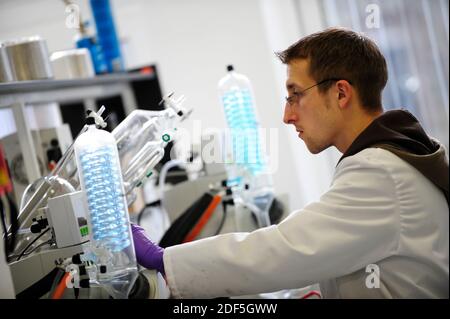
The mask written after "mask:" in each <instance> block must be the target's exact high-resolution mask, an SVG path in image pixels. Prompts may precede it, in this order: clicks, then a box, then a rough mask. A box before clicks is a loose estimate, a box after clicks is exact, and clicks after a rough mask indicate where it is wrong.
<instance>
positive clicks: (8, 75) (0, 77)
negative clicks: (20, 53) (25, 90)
mask: <svg viewBox="0 0 450 319" xmlns="http://www.w3.org/2000/svg"><path fill="white" fill-rule="evenodd" d="M11 81H13V75H12V72H11V67H10V65H9V60H8V55H7V54H6V48H5V47H4V46H3V44H1V43H0V83H1V82H11Z"/></svg>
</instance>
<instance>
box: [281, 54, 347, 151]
mask: <svg viewBox="0 0 450 319" xmlns="http://www.w3.org/2000/svg"><path fill="white" fill-rule="evenodd" d="M308 70H309V62H308V60H306V59H298V60H294V61H292V62H290V63H289V64H288V66H287V81H286V88H287V91H288V96H289V97H293V99H292V101H293V102H294V103H291V104H289V103H286V106H285V110H284V117H283V122H284V123H286V124H292V125H294V126H295V129H296V131H297V132H298V136H299V137H300V138H301V139H302V140H303V141H304V142H305V144H306V146H307V147H308V150H309V151H310V152H311V153H313V154H317V153H320V152H321V151H323V150H325V149H327V148H328V147H330V146H332V145H333V144H334V140H335V138H336V135H337V133H338V128H339V124H340V121H341V119H340V116H339V114H338V105H337V102H335V101H334V100H335V99H333V98H332V95H333V89H332V88H330V89H329V90H327V91H326V92H324V93H320V92H319V87H318V86H315V87H312V88H310V89H308V90H306V91H305V92H303V93H300V92H302V91H303V90H305V89H307V88H309V87H311V86H313V85H315V84H317V83H316V81H314V80H313V79H312V78H311V77H310V76H309V75H308ZM322 80H323V79H322Z"/></svg>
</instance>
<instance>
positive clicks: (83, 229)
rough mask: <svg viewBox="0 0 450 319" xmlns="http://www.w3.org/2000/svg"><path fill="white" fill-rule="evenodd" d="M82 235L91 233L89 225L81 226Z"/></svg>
mask: <svg viewBox="0 0 450 319" xmlns="http://www.w3.org/2000/svg"><path fill="white" fill-rule="evenodd" d="M80 233H81V237H84V236H86V235H88V234H89V228H88V227H87V226H83V227H81V228H80Z"/></svg>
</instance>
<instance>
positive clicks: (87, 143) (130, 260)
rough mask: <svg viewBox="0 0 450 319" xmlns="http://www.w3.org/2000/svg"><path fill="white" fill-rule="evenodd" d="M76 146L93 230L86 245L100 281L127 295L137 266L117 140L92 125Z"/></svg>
mask: <svg viewBox="0 0 450 319" xmlns="http://www.w3.org/2000/svg"><path fill="white" fill-rule="evenodd" d="M74 149H75V157H76V160H77V167H78V173H79V176H80V185H81V190H82V191H83V192H84V193H85V195H86V201H87V206H88V207H87V208H88V212H89V214H88V221H89V222H88V224H89V227H90V229H91V240H90V242H89V245H87V246H86V247H83V248H84V250H85V253H87V255H89V258H91V257H92V260H93V261H94V262H95V264H96V265H97V266H98V271H97V280H98V282H99V283H100V284H101V285H102V286H103V287H104V288H105V289H106V290H107V291H108V292H109V293H110V294H111V296H113V297H114V298H126V297H127V296H128V294H129V292H130V290H131V288H132V287H133V284H134V281H135V279H136V277H137V266H136V256H135V252H134V244H133V240H132V235H131V228H130V224H129V216H128V207H127V203H126V198H125V194H124V186H123V181H122V171H121V168H120V160H119V155H118V151H117V144H116V140H115V139H114V137H113V135H112V134H111V133H109V132H106V131H103V130H99V129H97V128H96V127H95V125H90V126H89V128H88V130H87V131H86V132H85V133H83V134H81V135H80V136H79V137H78V138H77V140H76V141H75V144H74Z"/></svg>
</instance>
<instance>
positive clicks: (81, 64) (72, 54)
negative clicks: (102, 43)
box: [50, 48, 95, 79]
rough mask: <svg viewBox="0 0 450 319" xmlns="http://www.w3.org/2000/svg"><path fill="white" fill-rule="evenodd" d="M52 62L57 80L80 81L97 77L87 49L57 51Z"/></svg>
mask: <svg viewBox="0 0 450 319" xmlns="http://www.w3.org/2000/svg"><path fill="white" fill-rule="evenodd" d="M50 61H51V64H52V67H53V74H54V76H55V79H80V78H88V77H93V76H95V71H94V66H93V64H92V60H91V55H90V53H89V50H87V49H85V48H80V49H71V50H64V51H57V52H54V53H52V55H51V56H50Z"/></svg>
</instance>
